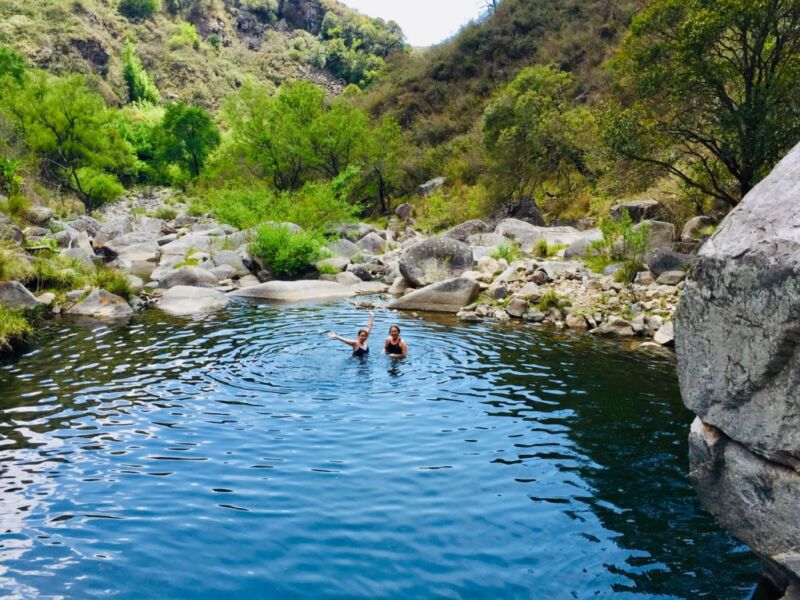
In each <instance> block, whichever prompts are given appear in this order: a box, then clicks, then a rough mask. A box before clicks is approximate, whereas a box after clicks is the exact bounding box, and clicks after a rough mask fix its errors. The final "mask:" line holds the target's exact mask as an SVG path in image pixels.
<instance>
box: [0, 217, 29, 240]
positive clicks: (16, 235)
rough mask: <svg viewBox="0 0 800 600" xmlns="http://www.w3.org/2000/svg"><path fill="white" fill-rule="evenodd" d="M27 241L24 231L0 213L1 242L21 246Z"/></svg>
mask: <svg viewBox="0 0 800 600" xmlns="http://www.w3.org/2000/svg"><path fill="white" fill-rule="evenodd" d="M24 240H25V236H24V235H23V233H22V230H21V229H20V228H19V227H17V226H16V225H15V224H14V222H13V221H12V220H11V219H10V218H9V217H7V216H6V215H4V214H3V213H0V241H6V242H12V243H14V244H17V245H19V244H21V243H22V242H23V241H24Z"/></svg>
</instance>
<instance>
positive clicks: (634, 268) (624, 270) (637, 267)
mask: <svg viewBox="0 0 800 600" xmlns="http://www.w3.org/2000/svg"><path fill="white" fill-rule="evenodd" d="M643 269H644V265H643V264H642V263H641V262H639V261H638V260H626V261H625V262H624V263H622V265H621V266H620V268H619V269H617V271H616V273H614V281H616V282H618V283H633V280H634V279H636V274H637V273H638V272H639V271H641V270H643Z"/></svg>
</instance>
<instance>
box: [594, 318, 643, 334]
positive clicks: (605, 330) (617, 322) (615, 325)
mask: <svg viewBox="0 0 800 600" xmlns="http://www.w3.org/2000/svg"><path fill="white" fill-rule="evenodd" d="M591 333H593V334H595V335H604V336H610V337H633V336H634V335H635V333H634V331H633V325H631V323H630V321H626V320H625V319H623V318H622V317H611V318H610V319H609V320H608V321H606V322H605V323H603V324H602V325H600V326H599V327H597V328H595V329H592V331H591Z"/></svg>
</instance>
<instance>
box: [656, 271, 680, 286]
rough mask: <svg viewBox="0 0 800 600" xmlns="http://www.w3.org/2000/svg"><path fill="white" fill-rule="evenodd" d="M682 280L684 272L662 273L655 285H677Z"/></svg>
mask: <svg viewBox="0 0 800 600" xmlns="http://www.w3.org/2000/svg"><path fill="white" fill-rule="evenodd" d="M684 279H686V273H685V272H684V271H664V272H663V273H662V274H661V275H659V276H658V279H656V283H658V284H659V285H678V284H679V283H680V282H681V281H683V280H684Z"/></svg>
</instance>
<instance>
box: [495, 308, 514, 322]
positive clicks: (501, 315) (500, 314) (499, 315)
mask: <svg viewBox="0 0 800 600" xmlns="http://www.w3.org/2000/svg"><path fill="white" fill-rule="evenodd" d="M492 318H493V319H494V320H495V321H499V322H500V323H507V322H508V321H510V320H511V315H509V314H508V313H507V312H506V311H504V310H503V309H502V308H498V309H496V310H495V311H494V312H493V313H492Z"/></svg>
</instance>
